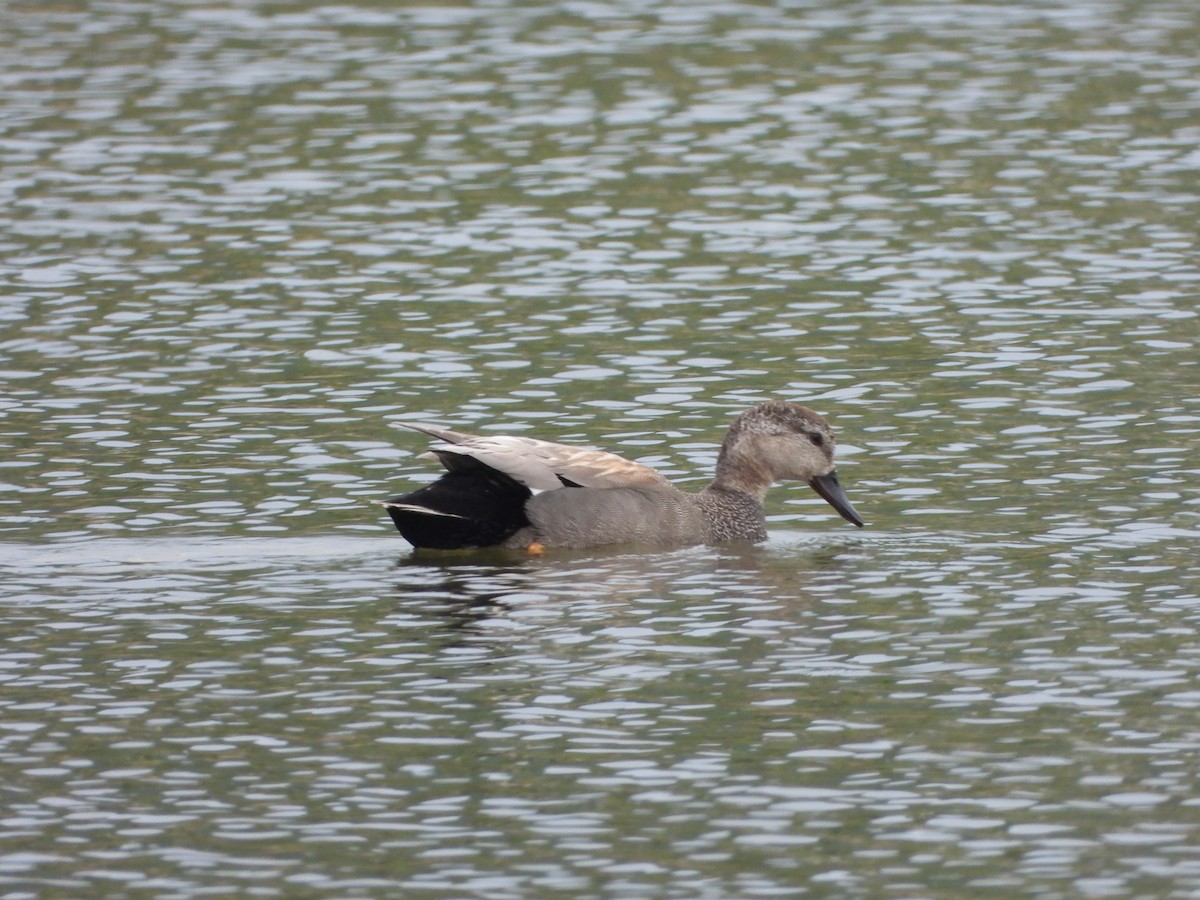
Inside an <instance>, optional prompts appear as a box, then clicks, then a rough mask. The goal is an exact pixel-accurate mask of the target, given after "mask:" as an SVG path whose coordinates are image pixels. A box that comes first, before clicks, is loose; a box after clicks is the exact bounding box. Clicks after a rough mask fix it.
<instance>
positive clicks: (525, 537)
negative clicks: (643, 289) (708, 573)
mask: <svg viewBox="0 0 1200 900" xmlns="http://www.w3.org/2000/svg"><path fill="white" fill-rule="evenodd" d="M401 424H403V425H404V427H405V428H411V429H413V430H414V431H421V432H424V433H425V434H428V435H432V436H433V437H435V438H438V439H439V440H440V441H442V442H443V443H440V444H434V445H433V447H431V448H430V450H429V452H430V453H431V454H432V455H433V456H436V457H437V459H438V460H439V461H440V462H441V463H442V465H443V466H445V467H446V470H447V471H446V474H445V475H443V476H442V477H441V478H439V479H438V480H437V481H435V482H434V483H433V484H430V485H428V486H426V487H423V488H421V489H420V490H417V491H414V492H413V493H411V494H406V495H404V496H403V497H396V498H394V499H392V500H388V501H386V502H385V503H384V506H385V507H387V511H388V514H389V515H390V516H391V517H392V521H393V522H395V523H396V528H397V529H398V530H399V531H400V533H401V534H402V535H404V538H405V539H406V540H407V541H408V542H409V543H411V544H412V545H413V546H415V547H431V548H436V549H443V550H445V549H453V548H458V547H490V546H496V545H502V546H506V547H526V548H528V549H530V550H532V551H535V552H536V551H538V550H540V549H541V548H542V547H543V546H546V547H594V546H599V545H602V544H667V545H676V546H680V545H686V544H722V543H746V542H755V541H761V540H765V539H766V536H767V530H766V518H765V516H764V514H763V506H762V501H763V497H764V496H766V493H767V489H768V488H769V487H770V486H771V485H772V484H773V483H774V482H776V481H780V480H796V481H806V482H808V484H809V486H810V487H812V489H813V490H815V491H816V492H817V493H818V494H820V495H821V496H822V497H824V498H825V500H826V501H828V502H829V504H830V505H831V506H832V507H833V508H834V509H836V510H837V511H838V513H840V514H841V516H842V518H844V519H846V520H847V521H849V522H852V523H854V524H855V525H857V526H859V527H860V528H861V527H862V524H863V520H862V517H861V516H860V515H859V514H858V513H857V512H856V511H855V509H854V507H853V506H851V505H850V501H849V500H848V499H847V498H846V494H845V492H844V491H843V490H842V488H841V486H840V485H839V484H838V479H837V470H836V469H835V467H834V460H833V451H834V447H835V441H834V438H833V432H832V430H831V429H830V427H829V423H828V422H826V421H825V420H824V419H823V418H821V417H820V416H819V415H817V414H816V413H815V412H813V411H812V410H811V409H808V408H807V407H805V406H801V405H800V404H798V403H788V402H784V401H771V402H768V403H760V404H759V405H758V406H755V407H753V408H752V409H749V410H747V411H746V412H744V413H742V414H741V415H740V416H738V418H737V419H736V420H735V421H734V423H733V425H732V426H731V427H730V429H729V433H728V434H727V435H726V436H725V442H724V444H722V446H721V454H720V456H719V457H718V458H717V474H716V478H714V479H713V482H712V484H710V485H709V486H708V487H706V488H705V489H704V490H703V491H701V492H700V493H698V494H687V493H684V492H683V491H680V490H679V489H677V488H676V487H674V486H673V485H672V484H671V483H670V482H669V481H667V479H666V478H664V477H663V476H662V475H660V474H659V473H658V472H655V471H654V470H653V469H651V468H648V467H646V466H643V465H639V464H638V463H635V462H630V461H629V460H627V459H622V458H621V457H620V456H617V455H615V454H612V453H605V452H603V451H600V450H586V449H583V448H580V447H568V446H565V445H563V444H554V443H550V442H549V441H540V440H537V439H535V438H526V437H510V436H495V437H493V436H478V435H472V434H463V433H462V432H458V431H450V430H448V429H445V428H438V427H436V426H433V425H419V424H415V423H401Z"/></svg>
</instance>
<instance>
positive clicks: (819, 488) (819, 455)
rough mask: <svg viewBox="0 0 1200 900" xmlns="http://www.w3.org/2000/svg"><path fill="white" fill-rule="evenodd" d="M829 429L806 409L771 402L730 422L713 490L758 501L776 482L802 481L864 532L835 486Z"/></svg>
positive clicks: (848, 502)
mask: <svg viewBox="0 0 1200 900" xmlns="http://www.w3.org/2000/svg"><path fill="white" fill-rule="evenodd" d="M836 448H837V441H836V440H835V438H834V436H833V429H831V428H830V427H829V423H828V422H826V421H825V420H824V419H823V418H822V417H821V416H819V415H817V414H816V413H815V412H813V411H812V410H811V409H809V408H808V407H807V406H801V405H800V404H799V403H790V402H788V401H784V400H772V401H769V402H767V403H760V404H759V405H758V406H755V407H753V408H752V409H749V410H747V411H746V412H744V413H742V414H741V415H740V416H738V417H737V419H735V420H734V423H733V425H732V426H731V427H730V429H729V434H728V435H726V437H725V443H724V444H723V445H722V446H721V455H720V456H719V457H718V459H717V477H716V481H714V483H713V484H714V487H717V488H725V489H728V490H740V491H743V492H745V493H747V494H750V495H752V496H755V497H757V498H758V499H760V500H761V499H762V498H763V496H764V495H765V494H766V492H767V488H769V487H770V486H771V485H772V484H773V483H774V482H776V481H806V482H808V484H809V485H810V486H811V487H812V489H813V490H815V491H816V492H817V493H818V494H820V495H821V496H822V497H823V498H825V500H826V501H827V502H828V503H829V504H830V505H831V506H832V507H833V508H834V509H836V510H837V511H838V513H839V514H840V515H841V516H842V518H844V519H846V521H848V522H852V523H853V524H855V525H857V526H859V527H860V528H861V527H862V524H863V520H862V517H861V516H860V515H859V514H858V513H857V512H856V511H855V509H854V507H853V506H851V505H850V501H849V500H848V499H847V498H846V495H845V493H844V492H843V491H842V489H841V486H840V485H839V484H838V480H837V469H836V467H835V464H834V458H833V454H834V451H835V450H836Z"/></svg>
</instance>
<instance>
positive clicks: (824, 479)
mask: <svg viewBox="0 0 1200 900" xmlns="http://www.w3.org/2000/svg"><path fill="white" fill-rule="evenodd" d="M808 486H809V487H811V488H812V489H813V490H814V491H816V492H817V493H818V494H820V495H821V496H822V497H824V498H825V502H826V503H828V504H829V505H830V506H832V507H833V508H834V509H836V510H837V511H838V515H840V516H841V517H842V518H843V519H845V520H846V521H847V522H850V523H852V524H854V525H857V526H858V527H859V528H862V527H863V518H862V516H860V515H859V514H858V512H857V511H856V510H855V509H854V507H853V506H851V505H850V501H849V500H848V499H847V498H846V492H845V491H843V490H842V486H841V485H840V484H838V477H837V469H834V470H833V471H832V472H830V473H829V474H828V475H822V476H821V477H820V478H814V479H813V480H812V481H810V482H809V483H808Z"/></svg>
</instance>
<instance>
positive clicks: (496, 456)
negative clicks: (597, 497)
mask: <svg viewBox="0 0 1200 900" xmlns="http://www.w3.org/2000/svg"><path fill="white" fill-rule="evenodd" d="M405 427H406V428H412V429H413V430H415V431H420V432H423V433H425V434H428V435H431V436H433V437H436V438H439V439H440V440H442V441H444V442H445V443H442V444H435V445H434V446H432V447H430V448H429V452H430V453H432V454H433V455H434V456H436V457H437V458H438V459H439V460H441V462H442V465H444V466H445V467H446V468H447V469H449V470H450V471H456V470H461V469H463V468H471V467H474V466H478V465H480V464H482V465H484V466H487V467H488V468H490V469H495V470H496V471H497V472H503V473H504V474H505V475H507V476H509V477H510V478H512V479H513V480H515V481H517V482H519V483H521V484H523V485H525V486H526V487H527V488H529V489H530V490H532V491H550V490H555V489H557V488H561V487H586V488H617V487H632V488H641V489H643V490H671V489H672V488H671V483H670V482H669V481H667V479H666V478H665V477H663V476H662V475H660V474H659V473H658V472H656V471H654V470H653V469H651V468H650V467H649V466H643V465H641V464H640V463H635V462H630V461H629V460H627V459H625V458H623V457H620V456H617V455H616V454H615V453H606V452H604V451H603V450H588V449H586V448H583V447H571V446H568V445H566V444H556V443H553V442H552V441H542V440H538V439H537V438H529V437H517V436H514V435H486V436H484V435H470V434H463V433H462V432H457V431H449V430H447V429H444V428H437V427H435V426H429V425H418V424H407V423H406V424H405Z"/></svg>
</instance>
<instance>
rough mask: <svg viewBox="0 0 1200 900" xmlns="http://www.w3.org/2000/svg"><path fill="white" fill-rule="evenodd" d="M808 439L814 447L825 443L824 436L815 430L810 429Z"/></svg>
mask: <svg viewBox="0 0 1200 900" xmlns="http://www.w3.org/2000/svg"><path fill="white" fill-rule="evenodd" d="M808 439H809V440H810V441H812V442H813V446H814V447H820V446H822V445H823V444H824V443H825V436H824V435H823V434H821V433H820V432H817V431H810V432H809V434H808Z"/></svg>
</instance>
